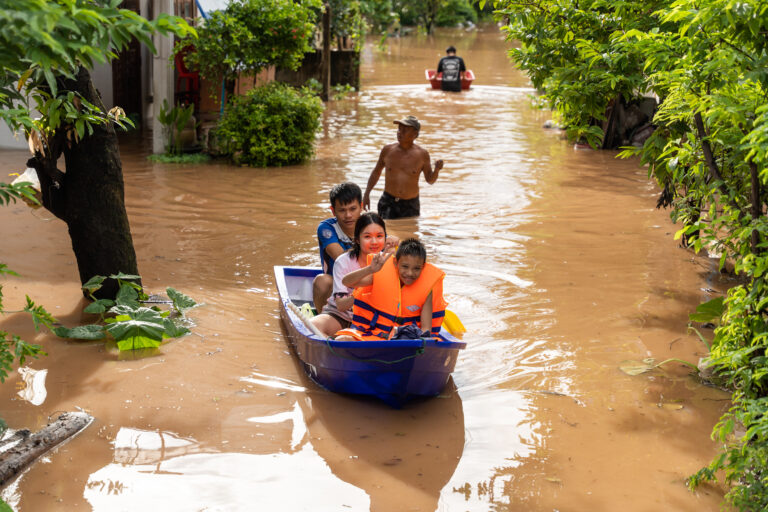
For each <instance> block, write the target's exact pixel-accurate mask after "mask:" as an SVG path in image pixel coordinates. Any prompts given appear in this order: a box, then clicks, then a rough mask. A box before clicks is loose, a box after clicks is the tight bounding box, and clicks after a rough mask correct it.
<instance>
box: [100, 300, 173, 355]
mask: <svg viewBox="0 0 768 512" xmlns="http://www.w3.org/2000/svg"><path fill="white" fill-rule="evenodd" d="M116 309H120V310H123V311H124V310H126V309H127V308H126V307H125V306H115V307H114V308H112V311H114V310H116ZM128 316H129V318H130V319H129V320H124V321H120V322H115V323H113V324H111V325H109V326H107V332H109V334H110V335H111V336H112V337H113V338H114V339H115V341H116V342H117V344H118V347H120V350H128V349H129V348H147V347H156V346H158V345H159V344H160V342H161V341H162V340H163V332H164V331H165V325H164V323H163V318H162V317H161V316H160V314H159V313H158V312H157V311H154V310H152V309H150V308H143V307H140V308H137V309H135V310H131V311H130V312H128ZM121 342H125V343H121ZM125 347H129V348H125Z"/></svg>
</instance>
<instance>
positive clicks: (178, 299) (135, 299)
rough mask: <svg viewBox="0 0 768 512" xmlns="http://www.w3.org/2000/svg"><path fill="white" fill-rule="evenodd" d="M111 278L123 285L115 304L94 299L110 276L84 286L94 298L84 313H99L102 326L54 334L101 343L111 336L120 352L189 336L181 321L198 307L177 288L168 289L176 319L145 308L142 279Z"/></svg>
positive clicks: (58, 328)
mask: <svg viewBox="0 0 768 512" xmlns="http://www.w3.org/2000/svg"><path fill="white" fill-rule="evenodd" d="M109 277H110V278H111V279H116V280H117V281H118V284H119V285H120V289H119V291H118V293H117V296H116V297H115V300H114V301H112V300H108V299H98V300H96V299H95V297H94V296H93V294H94V292H96V290H98V289H99V288H100V287H101V285H102V283H103V282H104V280H105V279H106V277H104V276H94V277H93V278H91V279H90V280H88V282H87V283H85V284H84V285H83V291H84V292H85V293H86V294H87V295H88V296H90V297H91V298H92V299H94V301H93V302H92V303H91V304H89V305H88V306H87V307H86V308H85V310H84V311H85V312H86V313H93V314H98V315H99V316H100V317H101V322H102V323H98V324H90V325H80V326H76V327H73V328H71V329H68V328H66V327H56V328H54V329H53V332H54V333H55V334H56V335H57V336H59V337H61V338H69V339H78V340H100V339H104V338H107V337H109V338H111V339H113V340H114V341H115V342H116V343H117V347H118V349H120V350H121V351H123V350H139V349H144V348H156V347H158V346H160V344H161V343H162V342H163V340H164V339H167V338H178V337H180V336H184V335H185V334H188V333H189V329H187V328H186V327H185V326H184V325H182V323H181V322H182V320H183V317H184V312H185V311H186V310H188V309H190V308H193V307H195V306H196V305H197V303H196V302H195V301H194V300H192V299H191V298H190V297H188V296H186V295H184V294H183V293H181V292H178V291H176V290H174V289H173V288H168V289H167V292H168V296H169V297H170V298H171V301H172V304H173V308H174V310H175V311H176V313H177V317H176V318H171V311H162V310H161V309H160V308H158V307H157V306H152V307H145V306H143V305H142V302H144V301H146V300H147V299H148V297H147V295H146V294H145V293H144V292H143V290H142V289H141V286H139V285H138V284H137V283H135V282H134V281H138V280H139V279H141V278H140V277H139V276H136V275H128V274H122V273H121V274H117V275H112V276H109Z"/></svg>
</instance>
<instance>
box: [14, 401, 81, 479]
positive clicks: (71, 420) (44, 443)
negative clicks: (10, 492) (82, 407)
mask: <svg viewBox="0 0 768 512" xmlns="http://www.w3.org/2000/svg"><path fill="white" fill-rule="evenodd" d="M91 421H93V417H91V416H90V415H88V414H85V413H84V412H65V413H64V414H62V415H61V416H59V418H58V419H57V420H56V421H54V422H53V423H49V424H48V425H47V426H45V427H43V428H42V429H41V430H40V431H39V432H36V433H34V434H30V432H29V430H19V431H17V432H16V433H15V434H14V435H13V436H12V437H11V438H10V439H9V440H8V441H6V442H5V443H3V444H11V443H14V445H13V446H12V447H11V448H9V449H7V450H3V451H2V452H0V486H3V485H5V484H7V483H8V482H9V481H10V480H11V479H12V478H13V477H15V476H16V475H18V474H19V473H20V472H21V471H22V470H24V468H26V467H27V466H28V465H29V464H31V463H32V462H33V461H34V460H35V459H37V458H38V457H40V456H41V455H43V454H44V453H45V452H47V451H48V450H50V449H51V448H53V447H55V446H56V445H58V444H59V443H61V442H63V441H66V440H67V439H69V438H70V437H72V436H74V435H75V434H77V433H78V432H80V431H81V430H83V429H84V428H85V427H87V426H88V425H90V423H91Z"/></svg>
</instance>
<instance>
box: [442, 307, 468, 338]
mask: <svg viewBox="0 0 768 512" xmlns="http://www.w3.org/2000/svg"><path fill="white" fill-rule="evenodd" d="M443 325H444V326H445V329H446V330H447V331H448V332H450V333H451V334H453V335H454V336H456V337H458V338H461V336H462V335H463V334H464V333H465V332H467V328H466V327H464V324H462V323H461V320H459V317H458V315H457V314H456V313H454V312H453V311H451V310H450V309H446V310H445V318H443Z"/></svg>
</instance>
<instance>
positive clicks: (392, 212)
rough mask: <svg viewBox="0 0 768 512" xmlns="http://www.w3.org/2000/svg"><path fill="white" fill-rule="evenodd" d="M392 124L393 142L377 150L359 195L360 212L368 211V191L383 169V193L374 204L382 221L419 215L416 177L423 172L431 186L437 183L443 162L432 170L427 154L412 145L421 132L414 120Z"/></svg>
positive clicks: (409, 118) (369, 201) (369, 203)
mask: <svg viewBox="0 0 768 512" xmlns="http://www.w3.org/2000/svg"><path fill="white" fill-rule="evenodd" d="M395 124H396V125H397V142H396V143H395V144H387V145H386V146H384V148H383V149H382V150H381V154H380V155H379V161H378V162H376V167H374V168H373V171H371V176H370V178H368V186H367V187H366V188H365V194H364V195H363V208H365V209H366V210H368V209H370V207H371V197H370V195H371V190H373V187H375V186H376V183H377V182H378V181H379V177H380V176H381V171H382V170H384V169H386V172H385V173H384V192H383V193H382V194H381V198H380V199H379V203H378V211H379V216H381V218H383V219H399V218H402V217H417V216H418V215H419V214H420V206H419V175H420V174H421V173H422V172H423V173H424V179H426V180H427V183H429V184H430V185H431V184H433V183H434V182H435V181H437V175H438V173H439V172H440V169H442V168H443V161H442V160H437V161H436V162H435V169H434V170H432V164H431V163H430V161H429V153H428V152H427V150H426V149H424V148H422V147H421V146H417V145H416V144H414V143H413V141H414V140H416V137H418V136H419V130H420V129H421V124H420V123H419V121H418V119H416V118H415V117H414V116H408V117H406V118H405V119H401V120H399V121H395Z"/></svg>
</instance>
